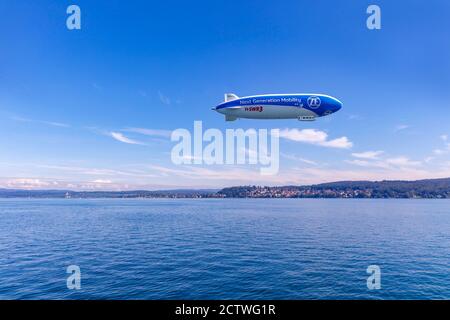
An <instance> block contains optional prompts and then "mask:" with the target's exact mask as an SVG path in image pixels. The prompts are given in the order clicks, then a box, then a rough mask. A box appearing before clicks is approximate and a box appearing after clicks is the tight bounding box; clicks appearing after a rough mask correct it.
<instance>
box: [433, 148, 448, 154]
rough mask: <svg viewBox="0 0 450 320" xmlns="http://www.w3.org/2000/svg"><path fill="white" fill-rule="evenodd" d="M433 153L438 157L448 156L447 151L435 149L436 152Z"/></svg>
mask: <svg viewBox="0 0 450 320" xmlns="http://www.w3.org/2000/svg"><path fill="white" fill-rule="evenodd" d="M433 153H434V154H435V155H437V156H440V155H443V154H446V153H447V151H445V150H442V149H434V150H433Z"/></svg>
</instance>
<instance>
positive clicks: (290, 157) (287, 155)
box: [280, 152, 319, 166]
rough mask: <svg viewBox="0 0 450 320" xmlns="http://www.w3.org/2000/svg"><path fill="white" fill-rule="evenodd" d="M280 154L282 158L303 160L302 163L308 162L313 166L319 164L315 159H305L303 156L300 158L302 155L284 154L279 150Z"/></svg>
mask: <svg viewBox="0 0 450 320" xmlns="http://www.w3.org/2000/svg"><path fill="white" fill-rule="evenodd" d="M280 156H282V157H283V158H286V159H289V160H293V161H300V162H303V163H306V164H309V165H313V166H318V165H319V164H318V163H317V162H316V161H313V160H309V159H305V158H302V157H297V156H295V155H293V154H286V153H283V152H281V153H280Z"/></svg>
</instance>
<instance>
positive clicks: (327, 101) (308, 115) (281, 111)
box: [212, 93, 342, 121]
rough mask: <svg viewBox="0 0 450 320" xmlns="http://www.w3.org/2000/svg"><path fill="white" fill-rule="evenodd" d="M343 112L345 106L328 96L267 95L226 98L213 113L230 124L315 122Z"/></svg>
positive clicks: (233, 95)
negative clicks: (267, 121)
mask: <svg viewBox="0 0 450 320" xmlns="http://www.w3.org/2000/svg"><path fill="white" fill-rule="evenodd" d="M341 108H342V102H341V101H339V100H338V99H336V98H334V97H331V96H328V95H325V94H265V95H256V96H247V97H242V98H240V97H238V96H237V95H235V94H233V93H226V94H225V101H224V102H222V103H221V104H219V105H218V106H217V107H215V108H212V109H213V110H215V111H217V112H219V113H222V114H223V115H225V120H226V121H234V120H236V119H239V118H245V119H298V120H300V121H314V120H316V118H318V117H324V116H327V115H330V114H332V113H334V112H336V111H339V109H341Z"/></svg>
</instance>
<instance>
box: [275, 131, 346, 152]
mask: <svg viewBox="0 0 450 320" xmlns="http://www.w3.org/2000/svg"><path fill="white" fill-rule="evenodd" d="M280 137H281V138H284V139H288V140H292V141H297V142H304V143H309V144H313V145H318V146H322V147H329V148H340V149H350V148H351V147H352V146H353V143H352V142H351V141H349V139H348V138H347V137H340V138H337V139H333V140H328V134H327V133H326V132H324V131H320V130H316V129H302V130H299V129H283V130H280Z"/></svg>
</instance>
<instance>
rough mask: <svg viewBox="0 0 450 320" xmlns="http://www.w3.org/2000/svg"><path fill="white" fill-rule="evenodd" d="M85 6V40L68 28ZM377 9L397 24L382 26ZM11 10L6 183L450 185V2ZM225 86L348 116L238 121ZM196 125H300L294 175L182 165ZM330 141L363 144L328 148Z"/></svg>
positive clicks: (284, 158)
mask: <svg viewBox="0 0 450 320" xmlns="http://www.w3.org/2000/svg"><path fill="white" fill-rule="evenodd" d="M71 4H77V5H78V6H79V7H80V8H81V19H82V22H81V26H82V28H81V30H68V29H67V28H66V18H67V16H68V15H67V14H66V8H67V7H68V6H69V5H71ZM369 4H377V5H379V6H380V7H381V11H382V29H381V30H376V31H373V30H372V31H371V30H368V29H367V28H366V19H367V16H368V15H367V14H366V8H367V7H368V5H369ZM0 12H2V19H0V39H1V44H2V46H1V50H0V187H8V188H45V189H49V188H70V189H86V190H94V189H114V190H117V189H134V188H144V189H160V188H178V187H196V188H210V187H212V188H218V187H223V186H230V185H240V184H270V185H279V184H309V183H317V182H324V181H335V180H361V179H369V180H380V179H420V178H434V177H446V176H450V145H449V144H450V137H448V136H450V125H449V120H450V102H449V101H450V90H449V88H450V58H449V57H450V42H449V41H448V37H449V33H450V20H449V19H446V15H445V14H446V13H448V12H450V3H449V2H448V1H444V0H441V1H437V0H432V1H407V2H400V1H354V0H346V1H326V0H322V1H298V0H297V1H261V0H259V1H199V2H186V1H158V2H156V1H133V2H132V4H131V3H129V2H125V1H61V0H58V1H56V0H55V1H49V0H42V1H12V0H7V1H2V2H1V3H0ZM225 92H233V93H236V94H238V95H241V96H245V95H252V94H264V93H296V92H320V93H325V94H329V95H332V96H335V97H337V98H339V99H340V100H341V101H343V103H344V107H343V109H342V110H341V111H339V112H338V113H336V114H334V115H332V116H329V117H327V118H323V119H319V120H318V121H316V122H313V123H308V122H306V123H305V122H298V121H295V120H281V121H280V120H277V121H256V120H239V121H236V122H231V123H230V122H227V123H226V122H225V121H224V119H223V116H221V115H219V114H217V113H215V112H214V111H211V110H210V108H211V107H212V106H215V105H217V104H218V103H220V102H221V101H222V99H223V94H224V93H225ZM195 120H202V121H203V126H204V127H205V128H218V129H220V130H225V129H226V128H244V129H246V128H269V129H270V128H280V129H281V130H284V132H287V134H286V135H285V137H284V138H282V139H281V140H280V152H281V158H280V172H279V174H278V175H276V176H272V177H267V176H261V175H259V174H258V170H257V168H253V167H249V166H247V167H245V166H244V167H242V166H240V167H238V166H230V165H228V166H216V167H212V166H207V165H204V166H199V165H197V166H175V165H173V164H172V162H171V159H170V151H171V149H172V147H173V146H174V143H173V142H171V141H170V139H169V138H168V132H169V133H170V131H171V130H174V129H176V128H187V129H192V127H193V122H194V121H195ZM136 128H138V130H136ZM142 129H146V130H142ZM305 129H309V130H310V131H303V130H305ZM308 132H309V133H311V134H312V135H313V137H312V139H309V138H310V136H308V135H306V137H305V133H308ZM143 133H145V134H143ZM323 133H326V134H327V135H328V138H327V139H329V140H333V139H338V138H342V137H346V138H347V140H348V141H349V142H351V147H349V146H348V145H347V146H346V147H329V146H326V145H324V144H320V143H317V142H314V141H317V139H316V140H314V138H315V137H314V135H323ZM299 136H300V139H298V137H299ZM308 137H309V138H308ZM316 138H317V137H316ZM308 139H309V140H308ZM133 142H139V144H136V143H133Z"/></svg>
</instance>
